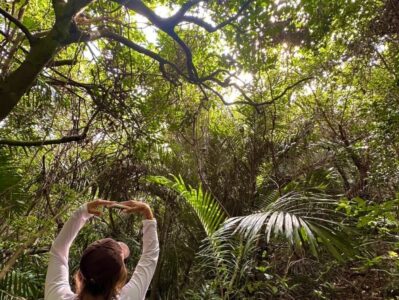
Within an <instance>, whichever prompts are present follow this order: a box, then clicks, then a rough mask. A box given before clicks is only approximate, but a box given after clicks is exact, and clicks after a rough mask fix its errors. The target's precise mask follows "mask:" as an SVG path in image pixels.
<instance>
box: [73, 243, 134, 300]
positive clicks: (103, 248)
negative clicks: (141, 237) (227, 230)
mask: <svg viewBox="0 0 399 300" xmlns="http://www.w3.org/2000/svg"><path fill="white" fill-rule="evenodd" d="M128 256H129V248H128V247H127V245H126V244H124V243H121V242H117V241H115V240H113V239H110V238H106V239H102V240H98V241H96V242H94V243H92V244H91V245H89V246H88V247H87V248H86V250H85V251H84V252H83V255H82V258H81V260H80V266H79V271H78V273H77V274H76V276H75V280H76V287H77V293H78V294H79V297H80V298H81V299H84V298H85V296H89V295H90V296H94V297H99V296H101V298H103V299H107V300H108V299H112V298H113V297H115V296H116V294H117V293H118V292H119V290H120V289H121V288H122V287H123V285H124V284H125V281H126V277H127V272H126V268H125V264H124V262H123V260H124V259H125V258H127V257H128Z"/></svg>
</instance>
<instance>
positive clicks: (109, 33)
mask: <svg viewBox="0 0 399 300" xmlns="http://www.w3.org/2000/svg"><path fill="white" fill-rule="evenodd" d="M100 36H101V37H105V38H108V39H110V40H113V41H116V42H119V43H121V44H123V45H125V46H127V47H129V48H130V49H133V50H134V51H136V52H138V53H141V54H144V55H146V56H148V57H151V58H152V59H154V60H156V61H157V62H159V64H160V65H161V66H162V68H163V66H165V65H169V66H170V67H172V69H173V70H175V71H176V72H177V73H178V74H179V75H181V76H183V77H184V78H186V79H187V76H185V75H184V74H183V72H182V71H181V70H180V69H179V68H178V67H177V66H176V65H175V64H174V63H172V62H170V61H168V60H166V59H164V58H163V57H162V56H160V55H159V54H158V53H155V52H152V51H151V50H148V49H146V48H144V47H142V46H140V45H138V44H136V43H134V42H132V41H131V40H129V39H127V38H125V37H123V36H121V35H119V34H116V33H114V32H112V31H110V30H108V29H101V30H100Z"/></svg>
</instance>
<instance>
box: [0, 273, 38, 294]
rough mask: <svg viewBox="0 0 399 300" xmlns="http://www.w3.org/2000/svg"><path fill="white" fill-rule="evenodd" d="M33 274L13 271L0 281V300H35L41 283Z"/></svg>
mask: <svg viewBox="0 0 399 300" xmlns="http://www.w3.org/2000/svg"><path fill="white" fill-rule="evenodd" d="M41 280H42V279H41V278H38V277H37V275H36V274H34V273H33V272H30V271H28V272H22V271H20V270H13V271H11V272H9V273H8V274H7V275H6V277H5V278H4V279H3V280H1V281H0V300H3V299H4V300H5V299H37V298H38V296H39V294H40V292H41V286H42V284H43V282H42V281H41Z"/></svg>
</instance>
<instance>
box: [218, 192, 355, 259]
mask: <svg viewBox="0 0 399 300" xmlns="http://www.w3.org/2000/svg"><path fill="white" fill-rule="evenodd" d="M336 207H337V201H336V200H335V199H334V198H332V197H330V196H327V195H324V194H313V193H295V192H291V193H288V194H286V195H284V196H282V197H280V198H278V199H277V200H276V201H275V202H273V203H271V204H269V205H267V206H266V207H265V208H264V209H263V210H262V211H260V212H258V213H255V214H251V215H248V216H243V217H234V218H230V219H228V220H226V222H225V225H230V226H235V227H236V229H235V233H240V234H243V235H244V236H245V237H246V238H249V237H252V236H254V235H257V234H259V233H261V232H262V231H263V232H264V234H265V235H266V239H267V241H268V242H269V241H270V239H271V238H272V237H278V236H283V237H285V238H286V239H287V240H288V241H289V243H291V244H292V245H294V246H295V247H297V248H299V247H303V246H304V245H305V244H306V245H308V246H309V248H310V250H311V252H312V254H313V255H315V256H318V247H319V244H323V245H324V246H325V247H326V249H327V250H328V251H329V252H330V253H331V254H332V255H333V256H334V257H335V258H336V259H338V260H341V261H342V260H343V259H344V257H347V256H353V255H354V254H355V252H356V251H355V248H354V247H353V246H352V245H351V244H350V243H348V241H350V240H352V239H350V238H349V236H348V235H347V233H346V231H345V227H344V225H343V222H342V220H343V219H344V217H345V215H343V214H342V213H340V212H338V211H337V210H336Z"/></svg>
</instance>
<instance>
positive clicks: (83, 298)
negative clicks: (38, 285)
mask: <svg viewBox="0 0 399 300" xmlns="http://www.w3.org/2000/svg"><path fill="white" fill-rule="evenodd" d="M118 204H121V205H124V206H128V207H129V208H128V209H124V211H125V212H127V213H132V212H137V213H140V214H142V215H143V216H144V218H145V220H143V253H142V255H141V258H140V260H139V262H138V264H137V266H136V269H135V271H134V273H133V276H132V278H131V279H130V280H129V282H128V283H127V284H125V282H126V277H127V271H126V267H125V264H124V262H123V260H124V259H125V258H126V257H127V256H128V255H129V248H128V247H127V245H126V244H124V243H122V242H117V241H115V240H113V239H109V238H108V239H102V240H99V241H96V242H94V243H92V244H91V245H89V246H88V247H87V248H86V250H85V251H84V252H83V255H82V257H81V260H80V265H79V271H78V272H77V273H76V274H75V283H76V289H77V290H76V293H73V292H72V291H71V287H70V285H69V269H68V254H69V247H70V246H71V244H72V242H73V240H74V239H75V237H76V235H77V234H78V232H79V230H80V229H81V228H82V227H83V225H84V224H85V223H86V221H87V220H88V219H89V218H90V217H92V216H93V215H96V216H99V215H101V213H100V212H99V211H98V208H100V207H101V206H105V207H112V206H115V205H117V203H116V202H113V201H106V200H95V201H92V202H89V203H86V204H84V205H83V206H81V207H80V208H79V209H78V210H77V211H75V212H74V213H73V215H72V216H71V217H70V218H69V220H68V221H67V222H66V223H65V225H64V227H63V228H62V230H61V232H60V233H59V235H58V236H57V238H56V239H55V241H54V243H53V245H52V246H51V249H50V260H49V266H48V270H47V275H46V285H45V296H44V299H45V300H60V299H63V300H100V299H101V300H111V299H120V300H142V299H144V297H145V294H146V291H147V289H148V286H149V285H150V282H151V279H152V276H153V274H154V271H155V267H156V264H157V261H158V254H159V245H158V236H157V230H156V220H155V219H154V217H153V214H152V211H151V208H150V207H149V206H148V205H147V204H145V203H142V202H139V201H134V200H130V201H125V202H120V203H118Z"/></svg>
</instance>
